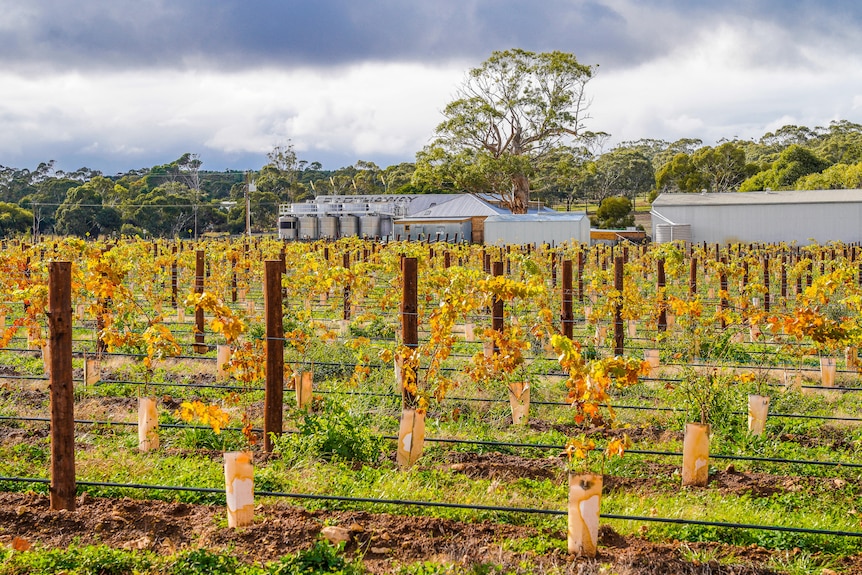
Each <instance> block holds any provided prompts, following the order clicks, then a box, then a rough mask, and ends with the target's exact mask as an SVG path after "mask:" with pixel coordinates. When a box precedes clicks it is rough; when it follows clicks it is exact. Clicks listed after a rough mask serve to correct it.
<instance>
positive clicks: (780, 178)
mask: <svg viewBox="0 0 862 575" xmlns="http://www.w3.org/2000/svg"><path fill="white" fill-rule="evenodd" d="M828 166H829V162H827V161H825V160H823V159H821V158H819V157H818V156H817V155H816V154H815V153H814V152H812V151H811V150H809V149H808V148H803V147H802V146H800V145H799V144H792V145H790V146H789V147H787V148H786V149H785V150H784V151H783V152H781V154H779V156H778V159H777V160H776V161H775V163H774V164H773V165H772V167H771V168H770V169H768V170H765V171H762V172H758V173H757V174H755V175H754V176H752V177H750V178H748V179H747V180H745V181H744V182H743V183H742V185H741V186H740V187H739V191H740V192H753V191H757V190H765V189H767V188H769V189H771V190H790V189H793V188H794V187H795V186H796V182H797V181H798V180H799V179H800V178H802V177H803V176H807V175H809V174H816V173H819V172H822V171H823V170H825V169H826V168H827V167H828Z"/></svg>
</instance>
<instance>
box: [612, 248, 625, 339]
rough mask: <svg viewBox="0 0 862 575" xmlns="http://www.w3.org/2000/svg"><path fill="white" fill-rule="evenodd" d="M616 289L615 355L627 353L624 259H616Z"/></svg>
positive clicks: (619, 257)
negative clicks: (624, 327) (617, 295)
mask: <svg viewBox="0 0 862 575" xmlns="http://www.w3.org/2000/svg"><path fill="white" fill-rule="evenodd" d="M614 289H615V290H616V292H617V293H618V294H620V295H619V299H618V300H617V301H616V302H614V355H622V354H623V353H625V334H624V333H623V299H622V297H623V296H622V294H623V258H622V256H616V257H615V258H614Z"/></svg>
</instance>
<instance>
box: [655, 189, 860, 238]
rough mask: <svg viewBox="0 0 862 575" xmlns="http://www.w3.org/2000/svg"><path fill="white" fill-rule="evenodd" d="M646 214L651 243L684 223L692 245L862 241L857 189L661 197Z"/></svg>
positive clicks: (664, 195)
mask: <svg viewBox="0 0 862 575" xmlns="http://www.w3.org/2000/svg"><path fill="white" fill-rule="evenodd" d="M650 213H651V215H652V237H653V239H655V238H656V236H657V231H658V230H657V226H658V225H660V224H671V225H680V224H689V225H691V240H692V241H693V242H695V243H701V242H707V243H720V244H725V243H735V242H742V243H752V242H768V243H778V242H796V243H798V244H799V245H807V244H809V243H812V242H817V243H821V244H823V243H828V242H830V241H841V242H845V243H849V242H858V241H862V190H790V191H781V192H773V191H769V192H741V193H727V194H660V195H659V196H658V197H657V198H656V199H655V201H654V202H653V204H652V210H651V212H650Z"/></svg>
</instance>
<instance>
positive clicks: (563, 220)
mask: <svg viewBox="0 0 862 575" xmlns="http://www.w3.org/2000/svg"><path fill="white" fill-rule="evenodd" d="M564 242H570V243H571V242H580V243H584V244H589V243H590V218H588V217H587V214H586V213H584V212H554V211H546V212H537V213H534V214H523V215H515V214H497V215H494V216H488V217H487V218H486V219H485V244H487V245H494V244H498V245H505V244H537V245H538V244H550V245H552V246H556V245H559V244H562V243H564Z"/></svg>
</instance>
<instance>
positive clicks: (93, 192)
mask: <svg viewBox="0 0 862 575" xmlns="http://www.w3.org/2000/svg"><path fill="white" fill-rule="evenodd" d="M593 72H594V68H593V67H591V66H585V65H583V64H581V63H579V62H578V61H577V60H576V59H575V57H574V56H573V55H571V54H566V53H562V52H548V53H541V54H535V53H532V52H527V51H524V50H517V49H515V50H506V51H502V52H494V53H493V54H492V56H491V57H490V58H489V59H488V60H487V61H485V62H484V63H483V64H482V65H481V66H479V67H477V68H474V69H472V70H470V71H469V73H468V75H467V78H466V80H465V81H464V83H463V85H462V86H461V87H460V89H459V90H458V92H457V93H456V97H455V99H454V100H453V101H452V102H451V103H450V104H449V105H448V106H447V107H446V108H445V110H444V112H443V116H444V121H443V122H441V124H440V125H439V126H438V127H437V129H436V132H435V138H434V139H433V140H432V142H431V143H430V144H429V145H428V146H426V147H425V148H424V149H422V150H420V151H418V152H417V154H416V160H415V162H404V163H400V164H397V165H392V166H388V167H385V168H381V167H379V166H377V165H376V164H374V163H373V162H368V161H363V160H359V161H357V162H356V163H355V164H354V165H352V166H347V167H342V168H339V169H337V170H324V169H323V166H322V165H321V164H320V163H319V162H314V161H312V162H309V161H307V160H302V159H299V158H298V157H297V154H296V152H295V150H294V148H293V145H292V144H291V143H290V142H289V141H288V143H286V144H282V145H278V146H275V147H274V148H273V150H272V151H271V152H269V153H268V154H267V155H266V158H267V162H266V163H265V164H264V165H263V166H262V167H261V168H260V170H257V171H256V172H254V173H253V174H250V173H245V172H241V171H225V172H219V171H208V170H204V169H202V168H203V161H202V160H201V158H200V157H199V156H198V155H197V154H194V153H186V154H183V155H182V156H181V157H180V158H178V159H176V160H174V161H172V162H170V163H168V164H164V165H158V166H153V167H152V168H144V169H139V170H132V171H129V172H127V173H122V174H117V175H115V176H106V175H104V174H102V173H101V172H99V171H98V170H92V169H89V168H80V169H78V170H76V171H74V172H63V171H60V170H55V169H54V165H55V162H54V161H49V162H43V163H41V164H39V166H37V167H36V168H35V169H34V170H29V169H19V168H11V167H5V166H0V236H11V235H21V234H27V233H33V234H38V233H56V234H61V235H76V236H81V237H87V236H94V237H95V236H98V235H118V234H122V235H139V236H141V237H178V238H188V237H197V236H199V235H201V234H204V233H212V232H227V233H241V232H244V231H245V220H246V218H245V214H246V196H247V197H248V200H247V201H248V204H249V208H250V209H249V212H250V214H251V222H252V231H254V232H271V231H272V230H274V228H275V225H276V220H277V217H278V205H279V204H282V203H290V202H301V201H303V200H306V199H309V198H313V197H315V196H318V195H329V194H392V193H396V194H408V193H410V194H413V193H447V192H452V193H457V192H465V191H466V192H471V193H486V194H490V195H493V196H496V197H497V198H498V199H499V200H500V201H501V202H502V203H503V204H504V205H506V206H507V207H509V208H510V209H511V210H512V212H514V213H523V212H525V211H526V210H527V208H528V207H529V206H530V204H531V203H532V202H539V203H541V204H544V205H552V206H558V207H559V208H560V209H565V210H572V209H577V207H578V206H579V205H580V204H582V203H586V202H591V203H598V204H602V205H601V207H600V209H599V211H598V220H599V221H597V222H595V223H596V224H597V225H600V226H603V227H620V226H625V225H631V222H632V218H631V215H630V211H631V202H632V200H634V198H635V197H636V196H641V195H649V196H650V199H653V198H655V197H656V196H657V195H658V194H659V193H663V192H672V193H694V192H701V191H707V192H737V191H741V192H745V191H756V190H765V189H771V190H788V189H812V190H816V189H836V188H860V187H862V125H860V124H856V123H853V122H850V121H847V120H839V121H833V122H831V123H830V124H829V126H825V127H814V128H809V127H806V126H796V125H786V126H783V127H782V128H780V129H778V130H776V131H774V132H768V133H766V134H764V135H763V136H761V137H760V138H759V139H757V140H741V139H728V140H723V141H720V142H718V143H717V144H716V145H714V146H713V145H704V143H703V141H702V140H699V139H695V138H685V139H680V140H677V141H675V142H668V141H665V140H660V139H640V140H635V141H629V142H623V143H620V144H618V145H615V146H613V147H608V142H609V141H610V138H611V134H608V133H605V132H594V131H587V130H586V129H585V122H586V119H587V118H588V113H587V112H588V105H587V102H588V100H587V99H586V98H585V93H586V92H585V90H586V87H587V85H588V82H589V80H590V79H591V77H592V75H593ZM251 181H253V182H254V184H253V185H249V184H250V182H251Z"/></svg>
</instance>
